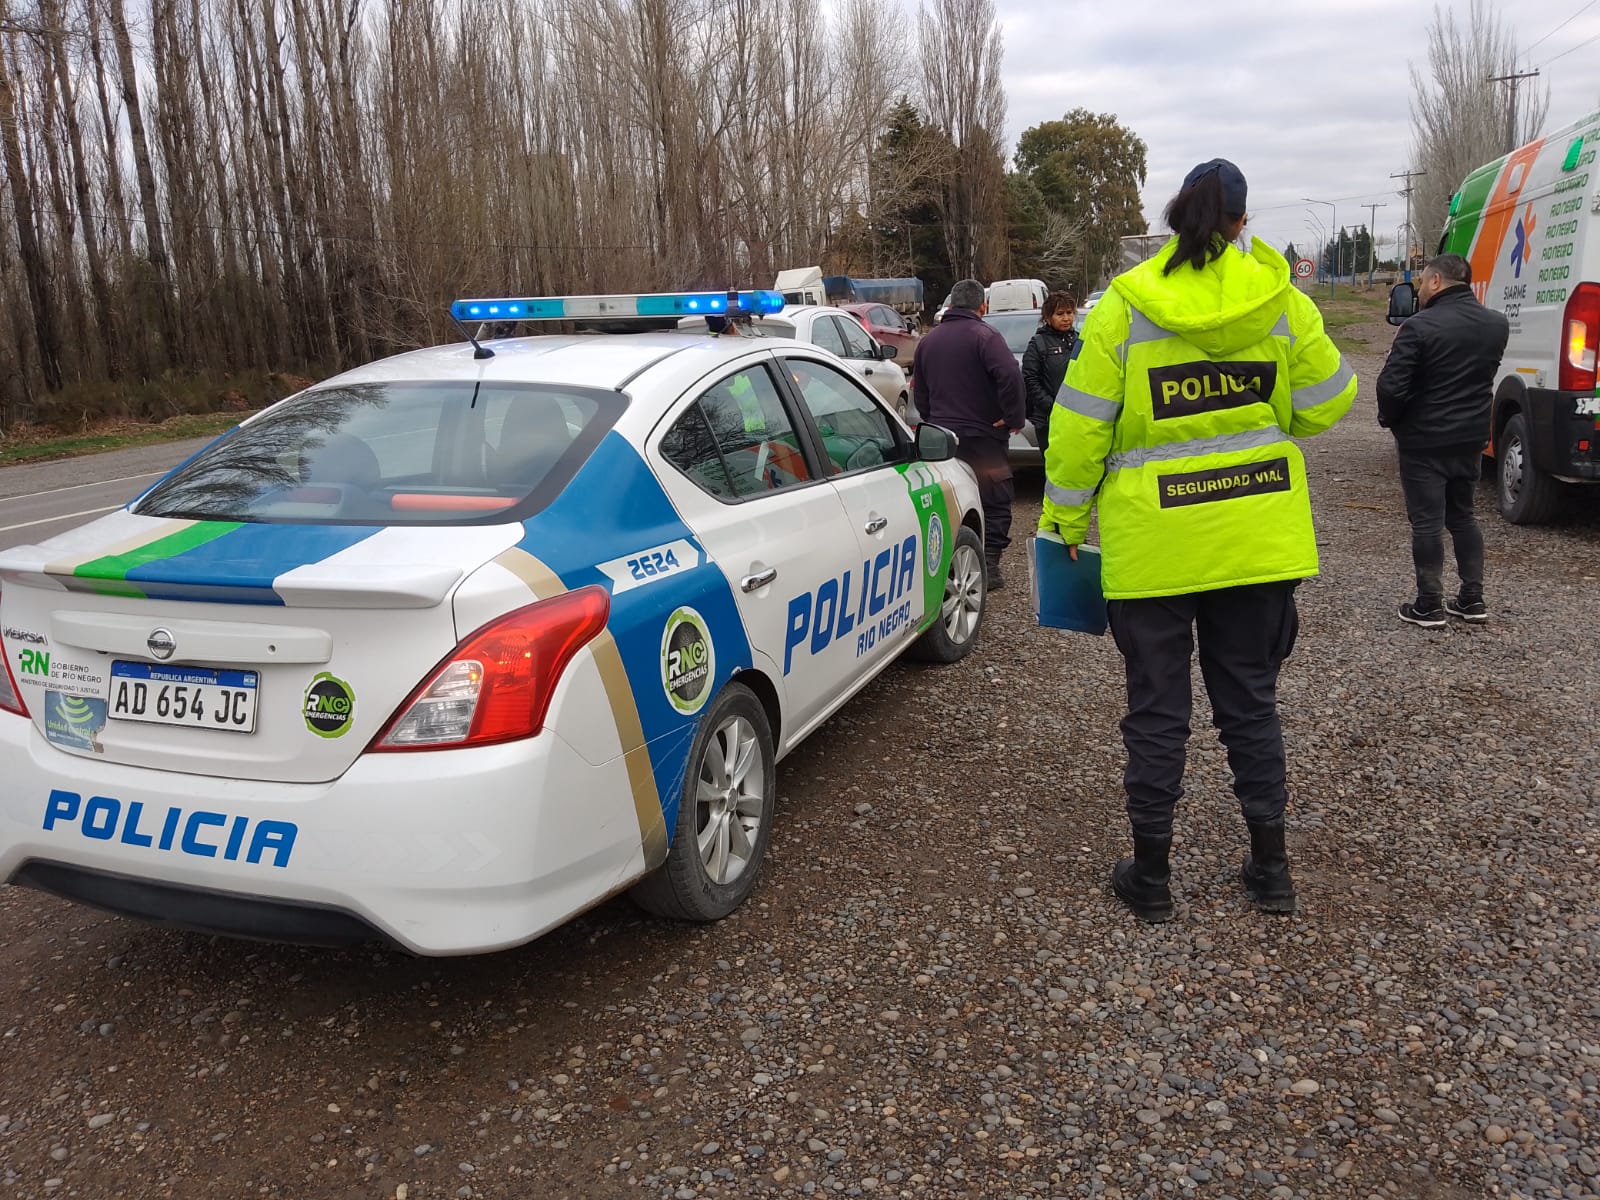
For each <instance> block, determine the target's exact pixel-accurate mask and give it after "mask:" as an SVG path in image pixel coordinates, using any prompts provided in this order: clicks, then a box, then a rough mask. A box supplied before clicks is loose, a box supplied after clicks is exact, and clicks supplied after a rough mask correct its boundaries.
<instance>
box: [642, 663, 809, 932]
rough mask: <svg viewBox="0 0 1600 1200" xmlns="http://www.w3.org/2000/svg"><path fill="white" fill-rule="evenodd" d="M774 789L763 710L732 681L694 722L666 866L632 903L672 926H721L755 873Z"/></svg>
mask: <svg viewBox="0 0 1600 1200" xmlns="http://www.w3.org/2000/svg"><path fill="white" fill-rule="evenodd" d="M730 754H731V757H732V760H733V761H732V762H731V763H730V761H729V759H730ZM777 791H778V772H777V755H776V754H775V753H774V749H773V744H772V726H771V724H770V722H768V720H767V712H766V709H764V708H762V707H761V702H760V701H759V700H757V699H756V696H755V693H754V692H752V691H751V690H750V689H749V688H747V687H745V686H744V685H743V684H741V683H730V684H728V686H727V687H725V688H723V689H722V691H721V692H719V693H718V694H717V698H716V699H715V700H713V701H712V702H711V705H710V707H708V708H707V709H706V711H705V714H704V715H703V716H702V717H701V718H700V724H699V727H698V728H697V729H696V731H695V736H694V744H693V745H692V746H691V747H690V748H689V761H688V764H687V766H686V767H685V769H684V779H683V792H682V794H681V795H680V796H679V798H678V817H677V820H676V822H675V823H674V827H673V836H672V844H671V847H670V849H668V851H667V860H666V862H664V863H662V864H661V866H660V867H659V868H658V869H657V870H655V871H654V872H652V873H651V874H650V875H647V876H645V878H643V879H641V880H640V881H639V882H638V883H637V884H635V885H634V887H633V889H632V892H631V895H632V897H633V900H634V903H636V904H637V905H639V907H640V908H642V909H644V910H645V911H646V912H649V913H653V914H654V915H656V916H658V917H666V918H669V919H671V920H678V921H719V920H721V919H722V918H723V917H725V916H727V915H728V914H729V913H731V912H732V911H733V910H734V909H736V908H738V907H739V905H740V904H742V903H743V902H744V899H745V897H746V896H748V895H749V894H750V891H751V889H752V888H754V887H755V884H756V878H757V876H758V875H759V874H760V873H761V862H762V859H763V858H764V857H765V856H766V852H767V843H768V842H769V841H770V840H771V837H772V819H773V815H774V813H775V811H776V797H777Z"/></svg>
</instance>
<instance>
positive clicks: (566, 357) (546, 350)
mask: <svg viewBox="0 0 1600 1200" xmlns="http://www.w3.org/2000/svg"><path fill="white" fill-rule="evenodd" d="M781 340H782V339H773V338H747V337H732V336H720V337H713V336H711V335H710V334H704V333H702V334H698V335H697V334H695V333H694V332H693V331H684V332H676V331H671V330H668V331H665V332H657V333H625V334H611V333H583V334H570V335H553V336H543V337H519V338H501V339H496V340H493V341H487V342H484V343H483V344H484V345H485V346H487V347H489V348H490V349H492V350H493V351H494V357H493V358H486V359H475V358H474V357H473V349H472V346H471V345H469V344H466V343H461V344H457V345H450V346H430V347H427V348H425V349H422V350H412V351H409V352H408V353H405V354H397V355H394V356H393V357H391V358H384V359H379V360H378V361H377V362H373V363H369V364H367V365H366V366H363V367H357V368H355V369H354V370H351V371H346V372H344V373H343V374H341V375H338V376H335V377H334V378H333V379H330V380H327V381H326V382H327V383H339V384H355V383H389V382H400V381H418V380H430V379H478V378H481V379H483V380H485V381H486V382H494V383H549V384H558V385H566V386H570V387H601V388H613V389H615V388H620V387H622V386H623V385H624V384H626V383H628V382H629V381H631V380H633V379H636V378H638V377H639V376H641V375H643V374H644V373H645V372H647V371H649V370H651V368H653V367H655V366H657V365H658V364H662V363H665V362H667V361H668V360H673V366H674V367H676V368H682V371H683V373H685V374H690V375H696V376H697V375H699V374H701V373H704V372H706V371H709V370H712V369H713V368H714V367H715V366H716V365H717V364H718V363H720V362H724V361H727V360H730V359H735V358H739V357H741V356H742V355H746V354H749V353H750V352H752V351H756V350H770V349H772V348H773V347H774V345H775V343H776V342H778V341H781ZM784 344H790V343H786V342H785V343H784ZM677 373H678V372H677V371H674V374H677Z"/></svg>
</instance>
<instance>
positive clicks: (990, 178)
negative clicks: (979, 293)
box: [917, 0, 1006, 278]
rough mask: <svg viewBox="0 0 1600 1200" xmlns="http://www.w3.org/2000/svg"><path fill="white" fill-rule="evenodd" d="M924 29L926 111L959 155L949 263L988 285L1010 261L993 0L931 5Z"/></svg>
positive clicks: (951, 190)
mask: <svg viewBox="0 0 1600 1200" xmlns="http://www.w3.org/2000/svg"><path fill="white" fill-rule="evenodd" d="M917 25H918V33H919V36H920V39H921V57H922V76H923V92H924V99H925V107H926V109H927V112H928V116H929V118H930V120H931V121H932V122H933V124H934V125H935V126H937V127H938V128H939V129H941V130H943V132H944V134H945V136H946V137H947V138H949V140H950V141H951V142H952V143H953V144H954V145H955V147H956V154H957V162H956V170H955V173H954V174H953V175H952V177H951V178H950V180H949V182H948V183H947V185H946V187H945V195H944V204H943V209H944V222H945V241H946V244H947V247H948V249H949V254H950V263H951V265H952V266H953V267H954V268H955V270H956V271H957V272H958V273H963V274H966V275H969V276H974V277H985V278H986V277H988V276H989V275H990V274H991V273H992V272H993V270H994V268H995V267H996V266H998V264H999V261H1000V260H1001V259H1002V258H1003V256H1004V254H1005V230H1004V221H1005V216H1004V213H1005V207H1004V191H1005V166H1004V162H1003V159H1002V157H1001V147H1002V146H1003V145H1004V137H1005V123H1006V96H1005V89H1004V87H1003V86H1002V85H1001V82H1000V64H1001V57H1002V53H1003V45H1002V38H1001V35H1000V23H999V19H998V18H997V16H996V15H995V7H994V0H930V3H929V5H928V6H927V7H924V8H923V9H922V10H921V12H920V13H919V14H918V23H917Z"/></svg>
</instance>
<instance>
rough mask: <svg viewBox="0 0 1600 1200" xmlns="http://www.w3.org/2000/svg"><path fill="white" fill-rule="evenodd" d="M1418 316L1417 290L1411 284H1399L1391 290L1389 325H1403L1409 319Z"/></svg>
mask: <svg viewBox="0 0 1600 1200" xmlns="http://www.w3.org/2000/svg"><path fill="white" fill-rule="evenodd" d="M1416 315H1417V289H1416V287H1415V286H1414V285H1412V284H1409V283H1397V284H1395V285H1394V287H1392V288H1390V289H1389V324H1391V325H1400V324H1403V323H1404V322H1405V320H1406V318H1407V317H1414V316H1416Z"/></svg>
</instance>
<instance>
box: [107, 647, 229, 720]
mask: <svg viewBox="0 0 1600 1200" xmlns="http://www.w3.org/2000/svg"><path fill="white" fill-rule="evenodd" d="M256 683H257V675H256V672H254V671H221V670H215V669H213V668H211V667H162V666H156V665H155V664H153V663H135V662H113V663H112V664H111V697H110V700H109V701H108V702H107V705H106V715H107V716H109V717H111V718H113V719H115V720H120V721H144V722H146V723H147V724H151V725H179V726H183V727H185V728H188V729H221V730H226V731H227V732H229V733H254V732H255V730H256Z"/></svg>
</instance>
